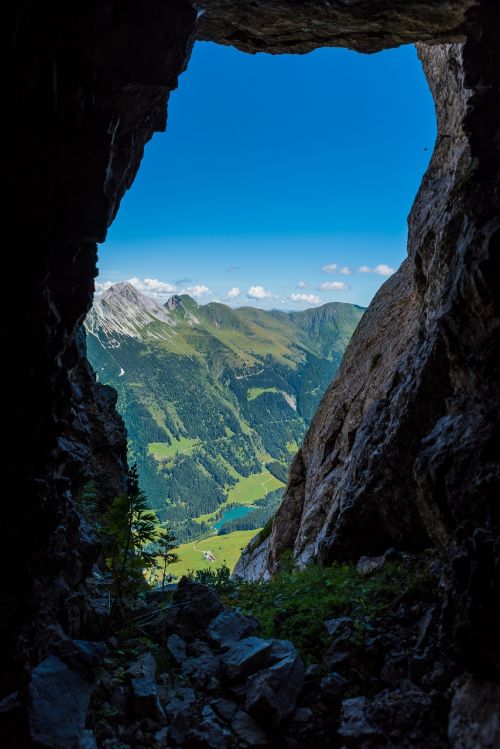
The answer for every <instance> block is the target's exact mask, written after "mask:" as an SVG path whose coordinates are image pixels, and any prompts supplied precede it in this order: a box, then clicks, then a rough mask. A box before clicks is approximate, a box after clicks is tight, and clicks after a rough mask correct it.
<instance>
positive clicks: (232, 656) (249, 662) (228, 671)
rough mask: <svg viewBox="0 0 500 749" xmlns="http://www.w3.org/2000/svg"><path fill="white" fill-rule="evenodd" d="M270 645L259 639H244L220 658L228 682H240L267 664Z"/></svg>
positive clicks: (266, 641)
mask: <svg viewBox="0 0 500 749" xmlns="http://www.w3.org/2000/svg"><path fill="white" fill-rule="evenodd" d="M271 650H272V643H271V642H270V641H269V640H262V639H261V638H260V637H245V638H244V639H243V640H240V641H239V642H237V643H235V644H234V645H233V646H232V647H231V648H230V649H229V650H228V651H227V653H225V654H224V655H223V656H222V668H223V670H224V673H225V675H226V676H227V678H228V679H229V681H232V682H237V681H242V679H245V678H246V677H247V676H249V675H250V674H253V673H255V672H256V671H258V670H259V669H261V668H264V667H265V666H266V665H268V663H269V657H270V654H271Z"/></svg>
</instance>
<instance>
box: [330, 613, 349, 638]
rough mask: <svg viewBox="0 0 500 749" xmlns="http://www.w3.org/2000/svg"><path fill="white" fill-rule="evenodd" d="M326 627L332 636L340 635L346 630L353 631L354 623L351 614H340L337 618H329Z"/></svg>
mask: <svg viewBox="0 0 500 749" xmlns="http://www.w3.org/2000/svg"><path fill="white" fill-rule="evenodd" d="M324 627H325V629H326V631H327V633H328V634H329V635H330V637H340V635H343V634H345V633H346V632H352V630H353V628H354V624H353V621H352V619H351V618H350V617H349V616H339V617H337V618H336V619H327V620H326V621H325V622H324Z"/></svg>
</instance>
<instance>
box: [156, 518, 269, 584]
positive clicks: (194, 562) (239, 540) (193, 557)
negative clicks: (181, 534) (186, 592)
mask: <svg viewBox="0 0 500 749" xmlns="http://www.w3.org/2000/svg"><path fill="white" fill-rule="evenodd" d="M258 532H259V529H257V530H252V531H235V532H234V533H228V534H227V535H226V536H211V537H210V538H206V539H205V540H204V541H190V542H189V543H187V544H182V545H181V546H179V547H178V548H177V549H175V552H176V553H177V554H178V555H179V561H178V562H177V563H176V564H172V565H171V566H170V567H169V568H168V571H169V573H170V574H172V575H175V576H176V577H181V576H182V575H186V574H187V573H188V572H189V571H190V570H194V571H195V572H196V571H197V570H202V569H206V568H207V567H208V568H210V569H218V568H219V567H222V566H223V565H224V564H226V565H227V566H228V567H229V569H230V570H231V571H232V570H233V568H234V566H235V564H236V562H237V561H238V559H239V558H240V556H241V552H242V550H243V549H244V548H245V546H246V545H247V544H248V542H249V541H250V540H251V539H252V538H253V536H255V534H256V533H258ZM203 551H211V552H212V553H213V554H214V555H215V562H211V563H210V562H207V560H206V559H205V557H204V556H203Z"/></svg>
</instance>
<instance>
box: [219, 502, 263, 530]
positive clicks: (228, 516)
mask: <svg viewBox="0 0 500 749" xmlns="http://www.w3.org/2000/svg"><path fill="white" fill-rule="evenodd" d="M254 509H255V507H247V505H238V506H237V507H231V508H230V509H229V510H226V511H225V512H224V514H223V516H222V517H221V518H219V520H217V522H216V523H214V528H215V529H216V530H219V528H222V526H223V525H224V523H227V522H229V520H237V519H238V518H244V517H245V515H248V513H249V512H250V511H251V510H254Z"/></svg>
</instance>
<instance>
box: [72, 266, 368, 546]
mask: <svg viewBox="0 0 500 749" xmlns="http://www.w3.org/2000/svg"><path fill="white" fill-rule="evenodd" d="M362 314H363V308H361V307H357V306H355V305H352V304H344V303H341V302H330V303H328V304H324V305H322V306H320V307H314V308H312V309H307V310H303V311H299V312H296V311H292V312H283V311H280V310H262V309H258V308H255V307H239V308H237V309H232V308H230V307H228V306H227V305H225V304H221V303H218V302H210V303H208V304H198V303H197V302H196V301H195V300H194V299H193V298H192V297H190V296H188V295H187V294H180V295H175V296H172V297H170V299H168V300H167V301H166V302H165V304H160V303H159V302H158V301H156V300H155V299H151V298H150V297H148V296H146V295H145V294H143V293H142V292H141V291H139V290H138V289H136V288H135V287H134V286H133V285H132V284H130V283H128V282H126V281H125V282H123V283H118V284H115V285H114V286H112V287H111V288H109V289H108V290H107V291H105V292H104V293H103V294H102V295H101V296H96V298H95V301H94V304H93V306H92V309H91V310H90V312H89V314H88V316H87V319H86V321H85V327H86V330H87V344H88V353H89V359H90V362H91V364H92V365H93V367H94V369H95V371H96V373H97V376H98V378H99V380H100V381H101V382H104V383H106V384H109V385H112V386H113V387H114V388H116V390H117V392H118V409H119V411H120V413H121V414H122V416H123V418H124V420H125V424H126V427H127V431H128V437H129V450H130V458H131V460H134V461H136V462H137V465H138V469H139V475H140V481H141V485H142V487H143V489H144V490H145V492H146V494H147V496H148V499H149V501H150V503H151V505H152V506H153V507H154V508H155V509H156V510H157V512H158V513H159V515H160V517H161V519H162V520H164V521H166V522H168V523H169V525H171V526H172V528H173V530H174V532H175V533H176V535H177V538H178V539H179V540H180V541H186V540H189V539H190V538H200V537H202V536H203V535H209V534H210V533H212V532H213V531H214V529H215V530H218V531H219V532H226V531H227V529H228V528H232V527H233V525H234V524H236V530H238V529H240V530H241V529H245V530H248V529H256V528H258V527H261V525H262V523H263V522H265V521H266V519H267V518H268V517H269V516H270V514H271V513H272V512H274V511H275V510H276V508H277V506H278V504H279V501H280V497H281V488H282V487H283V485H284V482H285V481H286V476H287V471H288V464H289V461H290V460H291V458H292V456H293V454H294V453H295V451H296V450H297V449H298V446H299V445H300V443H301V441H302V438H303V436H304V433H305V431H306V429H307V427H308V426H309V422H310V420H311V418H312V415H313V413H314V411H315V409H316V407H317V405H318V403H319V400H320V399H321V397H322V395H323V393H324V391H325V389H326V387H327V386H328V384H329V383H330V382H331V380H332V378H333V377H334V375H335V372H336V371H337V368H338V366H339V363H340V361H341V358H342V355H343V353H344V350H345V348H346V346H347V344H348V342H349V339H350V337H351V335H352V333H353V331H354V329H355V327H356V325H357V323H358V322H359V320H360V318H361V316H362ZM235 506H238V508H239V510H238V513H235V511H234V507H235ZM241 507H244V508H245V509H244V510H241ZM231 508H233V509H231ZM242 513H243V514H245V517H242ZM236 516H238V517H236ZM228 518H231V520H227V523H226V519H228ZM221 524H222V525H221ZM225 524H226V525H227V527H226V528H225ZM231 524H233V525H231Z"/></svg>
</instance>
